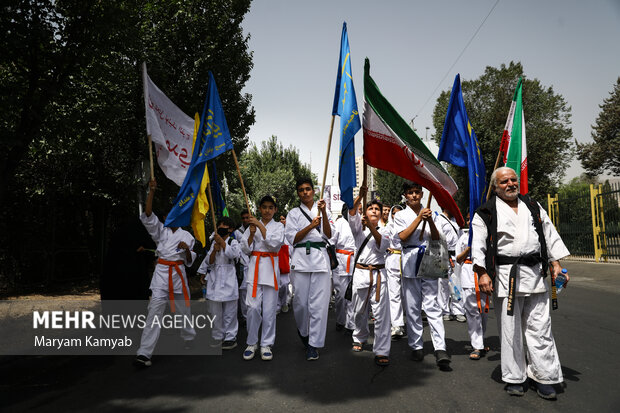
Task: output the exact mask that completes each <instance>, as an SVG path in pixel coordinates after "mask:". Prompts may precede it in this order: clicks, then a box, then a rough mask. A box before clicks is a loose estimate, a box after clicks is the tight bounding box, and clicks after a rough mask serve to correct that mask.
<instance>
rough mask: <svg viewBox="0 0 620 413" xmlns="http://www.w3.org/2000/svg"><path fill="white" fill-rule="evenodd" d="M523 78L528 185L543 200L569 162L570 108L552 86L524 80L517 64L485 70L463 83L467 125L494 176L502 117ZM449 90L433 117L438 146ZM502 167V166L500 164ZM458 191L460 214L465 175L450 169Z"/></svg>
mask: <svg viewBox="0 0 620 413" xmlns="http://www.w3.org/2000/svg"><path fill="white" fill-rule="evenodd" d="M520 76H523V77H524V81H523V108H524V112H525V129H526V135H527V153H528V174H529V176H528V182H529V188H530V193H531V195H532V196H533V197H534V198H535V199H544V198H546V196H547V195H546V194H547V193H548V192H551V191H552V190H553V188H556V187H557V186H558V184H559V182H560V181H561V179H562V177H563V176H564V173H565V171H566V168H567V167H568V164H569V161H570V159H571V156H572V153H573V148H572V144H571V138H572V131H571V128H570V116H571V114H570V107H569V106H567V104H566V101H565V100H564V98H563V97H562V96H561V95H559V94H557V93H555V92H554V91H553V88H552V87H544V86H543V85H542V84H541V83H540V81H539V80H538V79H533V80H530V79H527V78H526V77H525V75H524V71H523V66H522V65H521V63H514V62H510V64H509V65H508V66H506V65H504V64H502V65H501V66H500V67H499V68H494V67H490V66H487V67H486V69H485V71H484V74H483V75H482V76H480V77H479V78H478V79H475V80H470V81H463V82H462V90H463V99H464V101H465V107H466V108H467V114H468V116H469V121H470V123H471V125H472V127H473V129H474V131H475V132H476V136H477V137H478V141H479V144H480V151H481V153H482V156H483V159H484V164H485V167H486V172H487V182H488V181H489V178H490V176H491V173H492V172H493V170H492V169H493V166H494V165H495V159H496V157H497V152H498V150H499V144H500V139H501V137H502V132H503V130H504V126H505V124H506V117H507V116H508V110H509V109H510V103H511V101H512V96H513V94H514V89H515V87H516V85H517V81H518V80H519V77H520ZM449 99H450V91H449V90H447V91H443V92H442V93H441V95H440V96H439V98H438V99H437V104H436V105H435V109H434V112H433V125H434V126H435V130H436V131H437V133H436V135H435V136H434V138H435V141H436V142H437V143H438V144H439V142H440V140H441V133H442V131H443V125H444V121H445V116H446V111H447V109H448V101H449ZM500 165H501V164H500ZM449 172H450V174H451V175H452V177H453V178H454V180H455V181H456V183H457V185H458V186H459V188H460V190H459V192H458V193H457V195H456V200H457V203H458V205H459V206H461V207H462V210H465V209H463V207H464V208H466V206H467V205H468V204H469V195H468V189H469V188H468V185H467V171H466V170H465V169H464V168H458V167H453V166H450V167H449Z"/></svg>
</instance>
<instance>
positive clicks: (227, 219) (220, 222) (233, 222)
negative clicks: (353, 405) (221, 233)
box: [215, 217, 235, 229]
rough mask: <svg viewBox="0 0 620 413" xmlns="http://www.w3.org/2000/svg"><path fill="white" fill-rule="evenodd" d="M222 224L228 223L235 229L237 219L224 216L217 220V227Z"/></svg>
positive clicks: (229, 226) (227, 224)
mask: <svg viewBox="0 0 620 413" xmlns="http://www.w3.org/2000/svg"><path fill="white" fill-rule="evenodd" d="M221 224H224V225H226V226H227V227H228V228H230V229H235V221H233V220H232V218H230V217H222V218H219V219H218V220H217V224H216V225H215V226H216V227H219V226H220V225H221Z"/></svg>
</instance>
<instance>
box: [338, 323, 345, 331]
mask: <svg viewBox="0 0 620 413" xmlns="http://www.w3.org/2000/svg"><path fill="white" fill-rule="evenodd" d="M342 330H344V324H338V323H336V331H342Z"/></svg>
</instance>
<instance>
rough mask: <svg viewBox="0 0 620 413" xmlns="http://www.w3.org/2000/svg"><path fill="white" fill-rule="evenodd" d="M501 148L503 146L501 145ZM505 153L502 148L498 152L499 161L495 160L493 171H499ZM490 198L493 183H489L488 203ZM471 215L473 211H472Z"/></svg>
mask: <svg viewBox="0 0 620 413" xmlns="http://www.w3.org/2000/svg"><path fill="white" fill-rule="evenodd" d="M500 146H501V144H500ZM503 154H504V153H503V152H502V150H501V148H500V150H499V152H497V159H496V160H495V166H494V167H493V171H495V170H496V169H497V167H498V166H499V160H500V159H502V155H503ZM489 198H491V183H490V182H489V190H488V191H487V201H488V200H489ZM470 213H471V211H470Z"/></svg>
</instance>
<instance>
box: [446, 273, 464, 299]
mask: <svg viewBox="0 0 620 413" xmlns="http://www.w3.org/2000/svg"><path fill="white" fill-rule="evenodd" d="M448 284H449V285H450V290H451V295H452V299H453V300H454V301H461V299H462V294H461V291H462V290H461V287H460V286H459V285H458V284H457V283H455V282H454V280H453V278H452V277H449V278H448Z"/></svg>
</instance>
